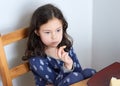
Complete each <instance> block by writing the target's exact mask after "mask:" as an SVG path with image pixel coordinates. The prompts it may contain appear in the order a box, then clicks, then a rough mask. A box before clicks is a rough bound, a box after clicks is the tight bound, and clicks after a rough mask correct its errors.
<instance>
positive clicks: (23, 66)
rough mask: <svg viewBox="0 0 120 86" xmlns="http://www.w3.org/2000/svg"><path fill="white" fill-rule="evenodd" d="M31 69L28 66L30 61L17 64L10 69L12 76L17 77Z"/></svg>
mask: <svg viewBox="0 0 120 86" xmlns="http://www.w3.org/2000/svg"><path fill="white" fill-rule="evenodd" d="M29 70H30V69H29V67H28V62H26V63H23V64H21V65H19V66H16V67H14V68H12V69H11V70H10V75H11V78H16V77H18V76H20V75H23V74H25V73H27V72H29Z"/></svg>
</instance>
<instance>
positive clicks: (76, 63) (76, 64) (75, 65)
mask: <svg viewBox="0 0 120 86" xmlns="http://www.w3.org/2000/svg"><path fill="white" fill-rule="evenodd" d="M69 56H70V57H71V58H72V60H73V68H74V70H73V72H81V71H82V68H81V65H80V63H79V60H78V58H77V55H76V53H75V52H74V50H73V48H71V50H70V51H69Z"/></svg>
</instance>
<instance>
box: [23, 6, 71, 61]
mask: <svg viewBox="0 0 120 86" xmlns="http://www.w3.org/2000/svg"><path fill="white" fill-rule="evenodd" d="M54 17H55V18H57V19H59V20H61V21H62V26H63V38H62V41H61V43H60V44H59V45H58V46H57V47H58V48H59V47H60V46H63V45H66V49H65V51H69V50H70V48H71V46H72V44H73V43H72V38H71V37H70V36H69V35H68V34H67V32H66V30H67V27H68V23H67V21H66V20H65V18H64V16H63V14H62V12H61V10H60V9H58V8H57V7H55V6H53V5H52V4H46V5H43V6H41V7H39V8H38V9H36V10H35V12H34V13H33V15H32V18H31V23H30V26H29V28H28V41H27V48H26V51H25V56H24V57H23V60H27V59H29V58H30V57H31V56H42V57H44V56H45V55H46V54H45V48H46V46H45V45H44V43H43V42H42V41H41V39H40V37H39V36H37V35H36V34H35V30H37V31H38V30H39V27H40V26H41V25H43V24H45V23H47V22H48V21H49V20H50V19H52V18H54Z"/></svg>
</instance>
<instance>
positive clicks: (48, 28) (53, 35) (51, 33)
mask: <svg viewBox="0 0 120 86" xmlns="http://www.w3.org/2000/svg"><path fill="white" fill-rule="evenodd" d="M37 35H38V36H40V38H41V40H42V42H43V43H44V44H45V45H46V46H47V47H48V48H50V47H57V46H58V44H59V43H60V42H61V41H62V37H63V26H62V22H61V21H60V20H59V19H57V18H52V19H51V20H49V21H48V22H47V23H45V24H43V25H41V26H40V27H39V31H38V32H37Z"/></svg>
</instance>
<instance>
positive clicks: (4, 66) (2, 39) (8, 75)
mask: <svg viewBox="0 0 120 86" xmlns="http://www.w3.org/2000/svg"><path fill="white" fill-rule="evenodd" d="M26 37H27V28H21V29H18V30H16V31H14V32H10V33H8V34H5V35H0V75H1V79H2V83H3V86H13V84H12V80H13V79H14V78H16V77H18V76H21V75H23V74H25V73H27V72H29V71H30V69H29V67H28V62H25V63H21V64H20V65H18V66H15V67H13V68H11V69H10V68H9V67H8V62H7V59H6V54H5V50H4V46H6V45H8V44H11V43H13V42H17V41H19V40H21V39H24V38H26ZM87 81H88V79H87V80H83V81H80V82H78V83H75V84H73V85H71V86H87V84H86V83H87Z"/></svg>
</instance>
